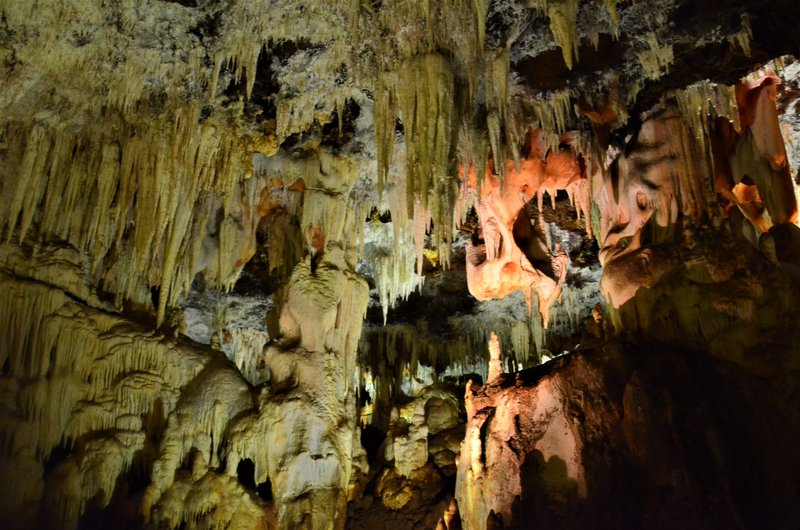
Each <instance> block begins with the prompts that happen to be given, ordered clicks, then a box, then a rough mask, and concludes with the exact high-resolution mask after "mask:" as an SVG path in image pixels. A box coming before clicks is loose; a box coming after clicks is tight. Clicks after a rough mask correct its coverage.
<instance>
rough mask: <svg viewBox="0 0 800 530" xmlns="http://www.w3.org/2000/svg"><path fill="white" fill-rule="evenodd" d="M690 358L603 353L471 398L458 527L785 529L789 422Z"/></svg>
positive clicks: (742, 378)
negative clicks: (762, 411)
mask: <svg viewBox="0 0 800 530" xmlns="http://www.w3.org/2000/svg"><path fill="white" fill-rule="evenodd" d="M690 353H692V352H686V351H679V350H675V349H668V348H664V347H663V346H657V347H653V346H651V347H642V348H638V349H637V348H636V347H635V346H626V347H622V346H620V345H615V344H612V345H607V346H604V347H603V348H601V349H596V350H595V349H589V350H587V351H584V352H581V353H575V354H572V355H570V356H568V357H565V358H562V359H559V360H556V361H553V362H551V363H548V364H547V365H544V366H542V367H539V368H535V369H531V370H526V371H523V372H519V373H517V374H514V375H506V376H504V377H503V379H502V380H500V381H497V382H496V383H492V384H489V385H486V386H483V387H478V386H474V385H473V386H471V387H468V389H467V394H466V402H467V409H468V421H467V431H466V435H465V439H464V443H463V445H462V449H461V456H460V459H459V463H458V482H457V485H456V498H457V501H458V508H459V511H460V514H461V521H462V524H463V528H465V529H469V530H475V529H485V528H520V529H522V528H534V527H542V528H556V527H558V528H575V529H578V528H603V529H605V528H608V529H611V528H629V527H632V526H633V527H641V528H676V527H678V528H697V529H700V528H720V529H722V528H756V527H758V526H760V525H763V524H768V525H775V527H776V528H788V526H787V524H788V523H787V522H788V521H794V520H796V518H797V517H798V506H797V504H796V503H793V502H791V501H790V499H792V498H796V495H797V493H798V490H797V486H796V485H795V484H791V485H790V484H788V483H787V481H789V480H791V479H789V476H793V474H794V473H795V472H796V471H794V470H797V466H798V464H800V460H798V457H797V454H796V452H794V451H793V450H792V449H790V447H791V446H792V444H793V442H792V441H790V438H787V437H786V436H785V435H786V434H788V432H798V431H797V429H798V427H800V423H798V418H797V415H796V413H795V412H794V411H790V410H787V409H785V408H781V407H780V406H779V405H777V404H778V403H780V402H781V401H782V400H783V397H781V393H782V392H781V391H780V390H779V389H776V388H775V387H773V386H772V385H771V384H769V383H767V382H765V381H763V380H757V379H752V378H750V377H748V376H747V375H745V374H744V373H742V372H741V371H740V370H739V369H738V368H736V367H734V366H733V365H732V364H730V363H728V362H725V361H720V362H711V363H709V362H707V361H705V360H702V359H700V360H698V357H697V355H696V354H694V355H691V354H690ZM666 374H669V375H668V376H667V375H666ZM775 406H777V407H778V408H777V409H770V410H773V411H774V415H773V414H770V415H767V416H761V415H760V414H759V413H758V412H757V411H759V410H763V408H764V407H775ZM751 414H754V415H756V416H759V418H758V419H757V420H755V419H754V418H753V417H752V416H751ZM790 437H791V435H790ZM784 466H785V467H784ZM788 470H793V471H788ZM765 484H770V485H771V486H770V487H768V488H765V487H764V485H765ZM784 488H786V489H784Z"/></svg>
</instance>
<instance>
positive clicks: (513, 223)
mask: <svg viewBox="0 0 800 530" xmlns="http://www.w3.org/2000/svg"><path fill="white" fill-rule="evenodd" d="M530 143H531V145H530V151H531V152H530V155H529V158H527V159H525V160H523V161H522V162H521V164H520V167H519V169H517V168H516V165H515V164H514V163H513V162H508V167H507V168H506V169H505V171H504V175H503V176H502V177H499V176H497V175H494V174H492V172H491V171H489V170H488V169H490V168H487V171H486V173H487V175H486V177H485V178H484V179H483V180H482V181H481V182H480V183H479V182H478V177H477V175H476V172H475V169H474V168H471V169H470V171H469V173H468V175H467V182H466V183H465V184H466V188H465V191H466V190H468V191H467V193H468V194H469V195H470V198H471V199H472V200H473V201H474V202H475V203H476V204H475V210H476V212H477V214H478V219H479V221H480V227H479V229H480V230H479V233H478V234H476V236H479V237H473V241H470V242H469V244H468V246H467V256H468V258H467V285H468V287H469V291H470V293H472V295H473V296H474V297H475V298H476V299H478V300H490V299H493V298H504V297H506V296H508V295H509V294H511V293H513V292H515V291H519V290H521V291H523V292H524V293H525V297H526V299H527V300H528V304H529V306H530V305H531V299H530V298H531V296H533V295H534V294H535V295H536V296H537V298H538V307H539V312H540V313H541V317H542V319H543V321H544V324H545V327H546V326H547V322H548V318H549V312H550V307H551V306H552V305H553V304H554V303H555V301H556V299H557V298H558V297H559V295H560V294H561V288H562V286H563V283H564V279H565V277H566V273H567V256H566V255H565V254H564V252H562V251H561V249H560V247H556V248H553V249H549V248H548V246H547V242H546V239H545V237H544V234H543V231H542V230H543V228H544V221H543V217H542V215H541V211H542V201H543V196H544V193H545V192H548V193H549V194H550V196H551V199H552V201H553V204H554V205H555V195H556V193H557V191H558V190H566V191H567V192H568V193H569V196H570V197H571V198H572V200H573V204H574V203H575V199H576V198H577V199H578V201H577V206H578V215H579V216H580V215H581V213H583V215H584V218H585V219H586V225H587V227H590V226H591V221H590V219H589V211H590V209H589V202H588V193H587V191H588V182H587V180H586V177H585V175H583V174H582V172H581V168H580V166H579V164H578V161H577V159H576V158H575V156H574V155H573V154H572V153H570V152H558V153H549V154H547V156H545V147H544V140H543V138H542V134H541V131H539V130H536V131H532V132H531V142H530ZM479 191H480V193H479ZM534 196H537V197H538V204H539V212H540V215H539V219H538V220H537V222H536V224H534V221H533V220H529V219H528V218H527V215H526V214H525V213H524V211H523V209H524V207H525V204H526V203H527V202H528V201H529V200H531V199H532V198H533V197H534ZM532 225H533V226H532ZM589 232H590V233H591V228H589ZM476 239H477V240H478V241H475V240H476Z"/></svg>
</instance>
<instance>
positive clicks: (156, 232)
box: [0, 107, 260, 322]
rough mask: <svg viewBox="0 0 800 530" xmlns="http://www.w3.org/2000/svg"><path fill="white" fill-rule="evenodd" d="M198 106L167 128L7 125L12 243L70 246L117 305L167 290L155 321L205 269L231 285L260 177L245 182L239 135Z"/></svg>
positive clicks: (251, 223) (5, 193)
mask: <svg viewBox="0 0 800 530" xmlns="http://www.w3.org/2000/svg"><path fill="white" fill-rule="evenodd" d="M199 113H200V109H199V108H197V107H189V108H179V109H178V110H177V111H176V113H175V115H174V116H173V121H172V122H171V123H170V121H169V120H167V119H164V120H153V119H152V117H150V116H147V115H144V116H140V117H139V119H138V120H137V121H132V120H127V119H124V118H121V117H120V116H118V115H116V114H114V113H113V112H109V114H108V115H107V116H105V118H104V120H105V121H106V122H111V123H115V124H116V126H117V127H118V128H119V129H120V130H121V131H122V132H121V133H120V134H109V133H108V132H106V130H105V129H103V130H94V129H87V130H85V131H84V132H83V133H82V134H79V135H68V134H64V133H63V132H62V131H60V130H58V129H54V128H51V127H48V126H45V125H33V126H25V125H22V124H16V123H15V124H11V125H10V126H9V128H8V138H9V145H8V149H6V150H5V152H4V154H3V157H4V158H5V161H6V164H7V166H8V167H16V168H18V170H17V171H16V172H14V173H9V174H7V175H6V178H5V179H4V182H3V184H2V198H3V200H2V203H0V226H2V227H3V230H4V234H3V235H4V237H5V239H6V240H9V241H10V240H12V239H14V240H16V241H18V242H20V243H23V242H28V243H30V244H32V245H34V246H37V245H42V244H47V243H49V242H52V241H63V242H67V243H69V244H70V245H71V246H73V247H74V248H76V249H79V250H80V251H82V252H84V253H85V255H86V260H87V263H88V265H89V266H88V271H89V274H90V276H91V278H92V279H93V281H94V282H95V283H96V284H98V285H102V286H103V289H104V290H106V291H109V292H113V293H115V294H116V295H117V304H118V305H119V304H121V303H122V302H123V301H126V300H130V301H133V302H134V303H136V304H138V305H139V306H141V307H147V306H148V305H149V303H150V301H151V300H150V288H151V287H153V286H159V287H160V296H159V299H158V302H157V306H156V309H157V313H158V320H159V322H162V321H163V320H164V318H165V316H166V312H167V309H168V308H170V307H175V306H176V305H177V302H178V299H179V296H180V295H181V294H183V293H185V292H186V291H187V290H188V288H189V285H190V283H191V281H192V278H193V277H194V275H195V273H197V272H200V271H202V272H204V274H205V275H206V277H207V279H208V280H209V281H210V282H211V283H212V284H214V285H216V286H218V287H220V288H230V287H231V286H232V284H233V281H235V279H236V277H237V276H238V274H239V271H240V270H241V267H242V266H243V265H244V263H245V262H246V261H247V259H249V257H250V256H251V255H252V253H253V252H254V250H255V226H256V224H257V221H258V219H260V216H259V213H258V201H259V196H258V190H259V189H260V186H259V179H255V178H249V179H245V178H244V177H245V176H246V175H247V171H248V169H249V168H247V166H246V165H245V161H243V160H242V157H241V153H240V149H241V148H242V145H240V143H239V142H238V141H237V139H236V137H235V136H231V135H227V134H224V132H223V131H222V130H220V129H218V128H217V127H215V126H214V125H212V124H210V123H206V124H203V125H200V126H198V125H197V123H198V118H199Z"/></svg>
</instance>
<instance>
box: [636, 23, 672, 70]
mask: <svg viewBox="0 0 800 530" xmlns="http://www.w3.org/2000/svg"><path fill="white" fill-rule="evenodd" d="M644 45H645V46H646V48H644V49H642V50H641V51H639V52H637V54H638V56H639V63H640V64H641V65H642V69H643V70H644V74H645V77H646V78H647V79H658V78H659V77H661V76H662V75H663V74H664V73H665V72H666V71H668V69H669V66H670V65H671V64H672V61H673V56H672V45H671V44H664V45H662V44H661V43H660V42H659V41H658V36H657V35H656V34H655V33H653V32H652V31H651V32H650V33H648V34H647V36H646V37H645V39H644Z"/></svg>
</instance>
